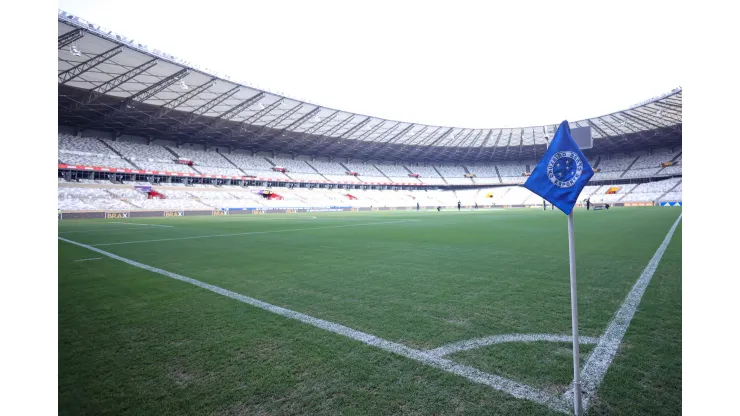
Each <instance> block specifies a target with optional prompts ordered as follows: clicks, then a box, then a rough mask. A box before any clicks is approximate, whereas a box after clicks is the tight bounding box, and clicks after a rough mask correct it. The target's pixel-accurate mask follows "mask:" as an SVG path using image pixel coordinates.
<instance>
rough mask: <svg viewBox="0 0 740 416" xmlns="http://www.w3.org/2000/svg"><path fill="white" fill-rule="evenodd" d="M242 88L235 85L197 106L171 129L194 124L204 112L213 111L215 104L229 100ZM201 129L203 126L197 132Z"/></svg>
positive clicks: (176, 129) (174, 129) (175, 129)
mask: <svg viewBox="0 0 740 416" xmlns="http://www.w3.org/2000/svg"><path fill="white" fill-rule="evenodd" d="M240 89H241V88H240V87H238V86H237V87H234V88H232V89H230V90H228V91H226V92H224V93H222V94H220V95H218V96H217V97H216V98H214V99H212V100H210V101H208V102H207V103H205V104H203V105H202V106H200V107H198V108H196V109H195V110H194V111H191V112H190V113H189V114H188V115H187V116H185V118H184V119H180V120H178V122H177V123H176V124H175V125H174V126H172V128H171V129H170V130H171V131H172V132H176V131H178V130H180V129H181V128H183V127H185V126H186V125H189V124H192V123H193V122H194V121H195V120H197V119H198V118H200V117H201V116H202V115H203V114H205V113H207V112H209V111H211V109H212V108H213V107H215V106H217V105H219V104H221V103H222V102H224V101H226V100H228V99H229V98H231V97H233V96H234V94H236V93H237V92H239V90H240ZM201 130H202V128H201V129H198V130H197V131H196V134H197V132H200V131H201Z"/></svg>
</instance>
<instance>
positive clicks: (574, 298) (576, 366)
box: [568, 211, 583, 416]
mask: <svg viewBox="0 0 740 416" xmlns="http://www.w3.org/2000/svg"><path fill="white" fill-rule="evenodd" d="M568 252H569V255H570V314H571V321H572V325H573V410H574V411H575V414H576V416H581V415H582V414H583V398H582V396H581V361H580V358H581V353H580V349H579V345H580V340H579V337H578V295H577V293H576V240H575V235H574V232H573V211H571V212H570V214H568Z"/></svg>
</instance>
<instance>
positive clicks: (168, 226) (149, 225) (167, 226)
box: [110, 221, 173, 228]
mask: <svg viewBox="0 0 740 416" xmlns="http://www.w3.org/2000/svg"><path fill="white" fill-rule="evenodd" d="M110 223H111V224H126V225H138V226H140V227H166V228H173V226H172V225H159V224H141V223H138V222H120V221H110Z"/></svg>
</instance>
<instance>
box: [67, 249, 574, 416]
mask: <svg viewBox="0 0 740 416" xmlns="http://www.w3.org/2000/svg"><path fill="white" fill-rule="evenodd" d="M57 238H58V239H60V240H62V241H65V242H67V243H70V244H74V245H76V246H79V247H83V248H86V249H88V250H91V251H94V252H96V253H98V254H102V255H104V256H107V257H110V258H112V259H114V260H118V261H121V262H124V263H126V264H129V265H131V266H134V267H138V268H140V269H144V270H148V271H150V272H153V273H158V274H161V275H162V276H166V277H169V278H172V279H175V280H179V281H182V282H185V283H189V284H191V285H194V286H198V287H200V288H203V289H206V290H209V291H211V292H214V293H217V294H219V295H222V296H226V297H228V298H231V299H234V300H238V301H240V302H243V303H246V304H248V305H252V306H254V307H257V308H260V309H263V310H265V311H268V312H272V313H274V314H277V315H281V316H284V317H286V318H290V319H295V320H298V321H300V322H303V323H305V324H308V325H312V326H315V327H317V328H321V329H324V330H326V331H329V332H333V333H335V334H338V335H342V336H345V337H347V338H350V339H353V340H356V341H360V342H362V343H365V344H367V345H371V346H373V347H376V348H380V349H382V350H385V351H389V352H392V353H394V354H398V355H400V356H402V357H406V358H409V359H411V360H414V361H418V362H420V363H423V364H426V365H429V366H431V367H434V368H438V369H440V370H443V371H446V372H449V373H452V374H456V375H458V376H462V377H465V378H467V379H468V380H470V381H473V382H475V383H480V384H484V385H487V386H489V387H492V388H494V389H496V390H500V391H503V392H505V393H508V394H510V395H512V396H514V397H516V398H519V399H526V400H531V401H534V402H536V403H539V404H542V405H544V406H547V407H549V408H550V409H552V410H555V411H558V412H562V413H568V412H569V409H570V407H569V403H568V402H566V401H565V400H564V399H563V398H562V397H558V396H552V395H550V394H549V393H547V392H545V391H542V390H539V389H536V388H533V387H530V386H528V385H526V384H522V383H519V382H516V381H514V380H510V379H507V378H505V377H501V376H497V375H493V374H489V373H485V372H483V371H480V370H478V369H475V368H473V367H470V366H467V365H462V364H458V363H456V362H454V361H451V360H448V359H445V358H441V357H437V356H434V355H431V354H429V353H427V352H425V351H421V350H416V349H413V348H409V347H407V346H405V345H401V344H398V343H395V342H391V341H387V340H384V339H382V338H379V337H376V336H375V335H371V334H367V333H364V332H360V331H357V330H354V329H352V328H348V327H346V326H344V325H340V324H337V323H334V322H329V321H325V320H323V319H318V318H314V317H312V316H309V315H306V314H302V313H300V312H296V311H292V310H290V309H286V308H282V307H280V306H276V305H272V304H269V303H267V302H263V301H261V300H258V299H254V298H250V297H248V296H244V295H241V294H238V293H236V292H232V291H230V290H226V289H223V288H220V287H218V286H214V285H211V284H208V283H204V282H201V281H199V280H195V279H192V278H190V277H186V276H182V275H179V274H176V273H172V272H168V271H166V270H162V269H158V268H156V267H152V266H148V265H146V264H142V263H139V262H137V261H134V260H130V259H127V258H125V257H121V256H117V255H115V254H113V253H109V252H107V251H103V250H101V249H99V248H96V247H93V246H89V245H86V244H82V243H78V242H76V241H72V240H67V239H66V238H62V237H57Z"/></svg>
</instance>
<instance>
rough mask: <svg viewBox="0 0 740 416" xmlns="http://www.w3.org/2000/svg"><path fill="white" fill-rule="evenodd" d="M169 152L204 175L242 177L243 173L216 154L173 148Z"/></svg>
mask: <svg viewBox="0 0 740 416" xmlns="http://www.w3.org/2000/svg"><path fill="white" fill-rule="evenodd" d="M170 150H171V151H172V152H174V153H175V154H176V155H177V156H179V157H181V158H185V159H189V160H190V161H192V162H193V168H194V169H195V170H197V171H198V172H200V173H202V174H204V175H226V176H244V172H242V171H241V170H240V169H238V168H237V167H235V166H234V165H233V164H231V163H230V162H229V161H228V160H227V159H226V158H225V157H223V156H222V155H221V154H220V153H218V152H208V151H204V150H197V149H188V148H173V147H170Z"/></svg>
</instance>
